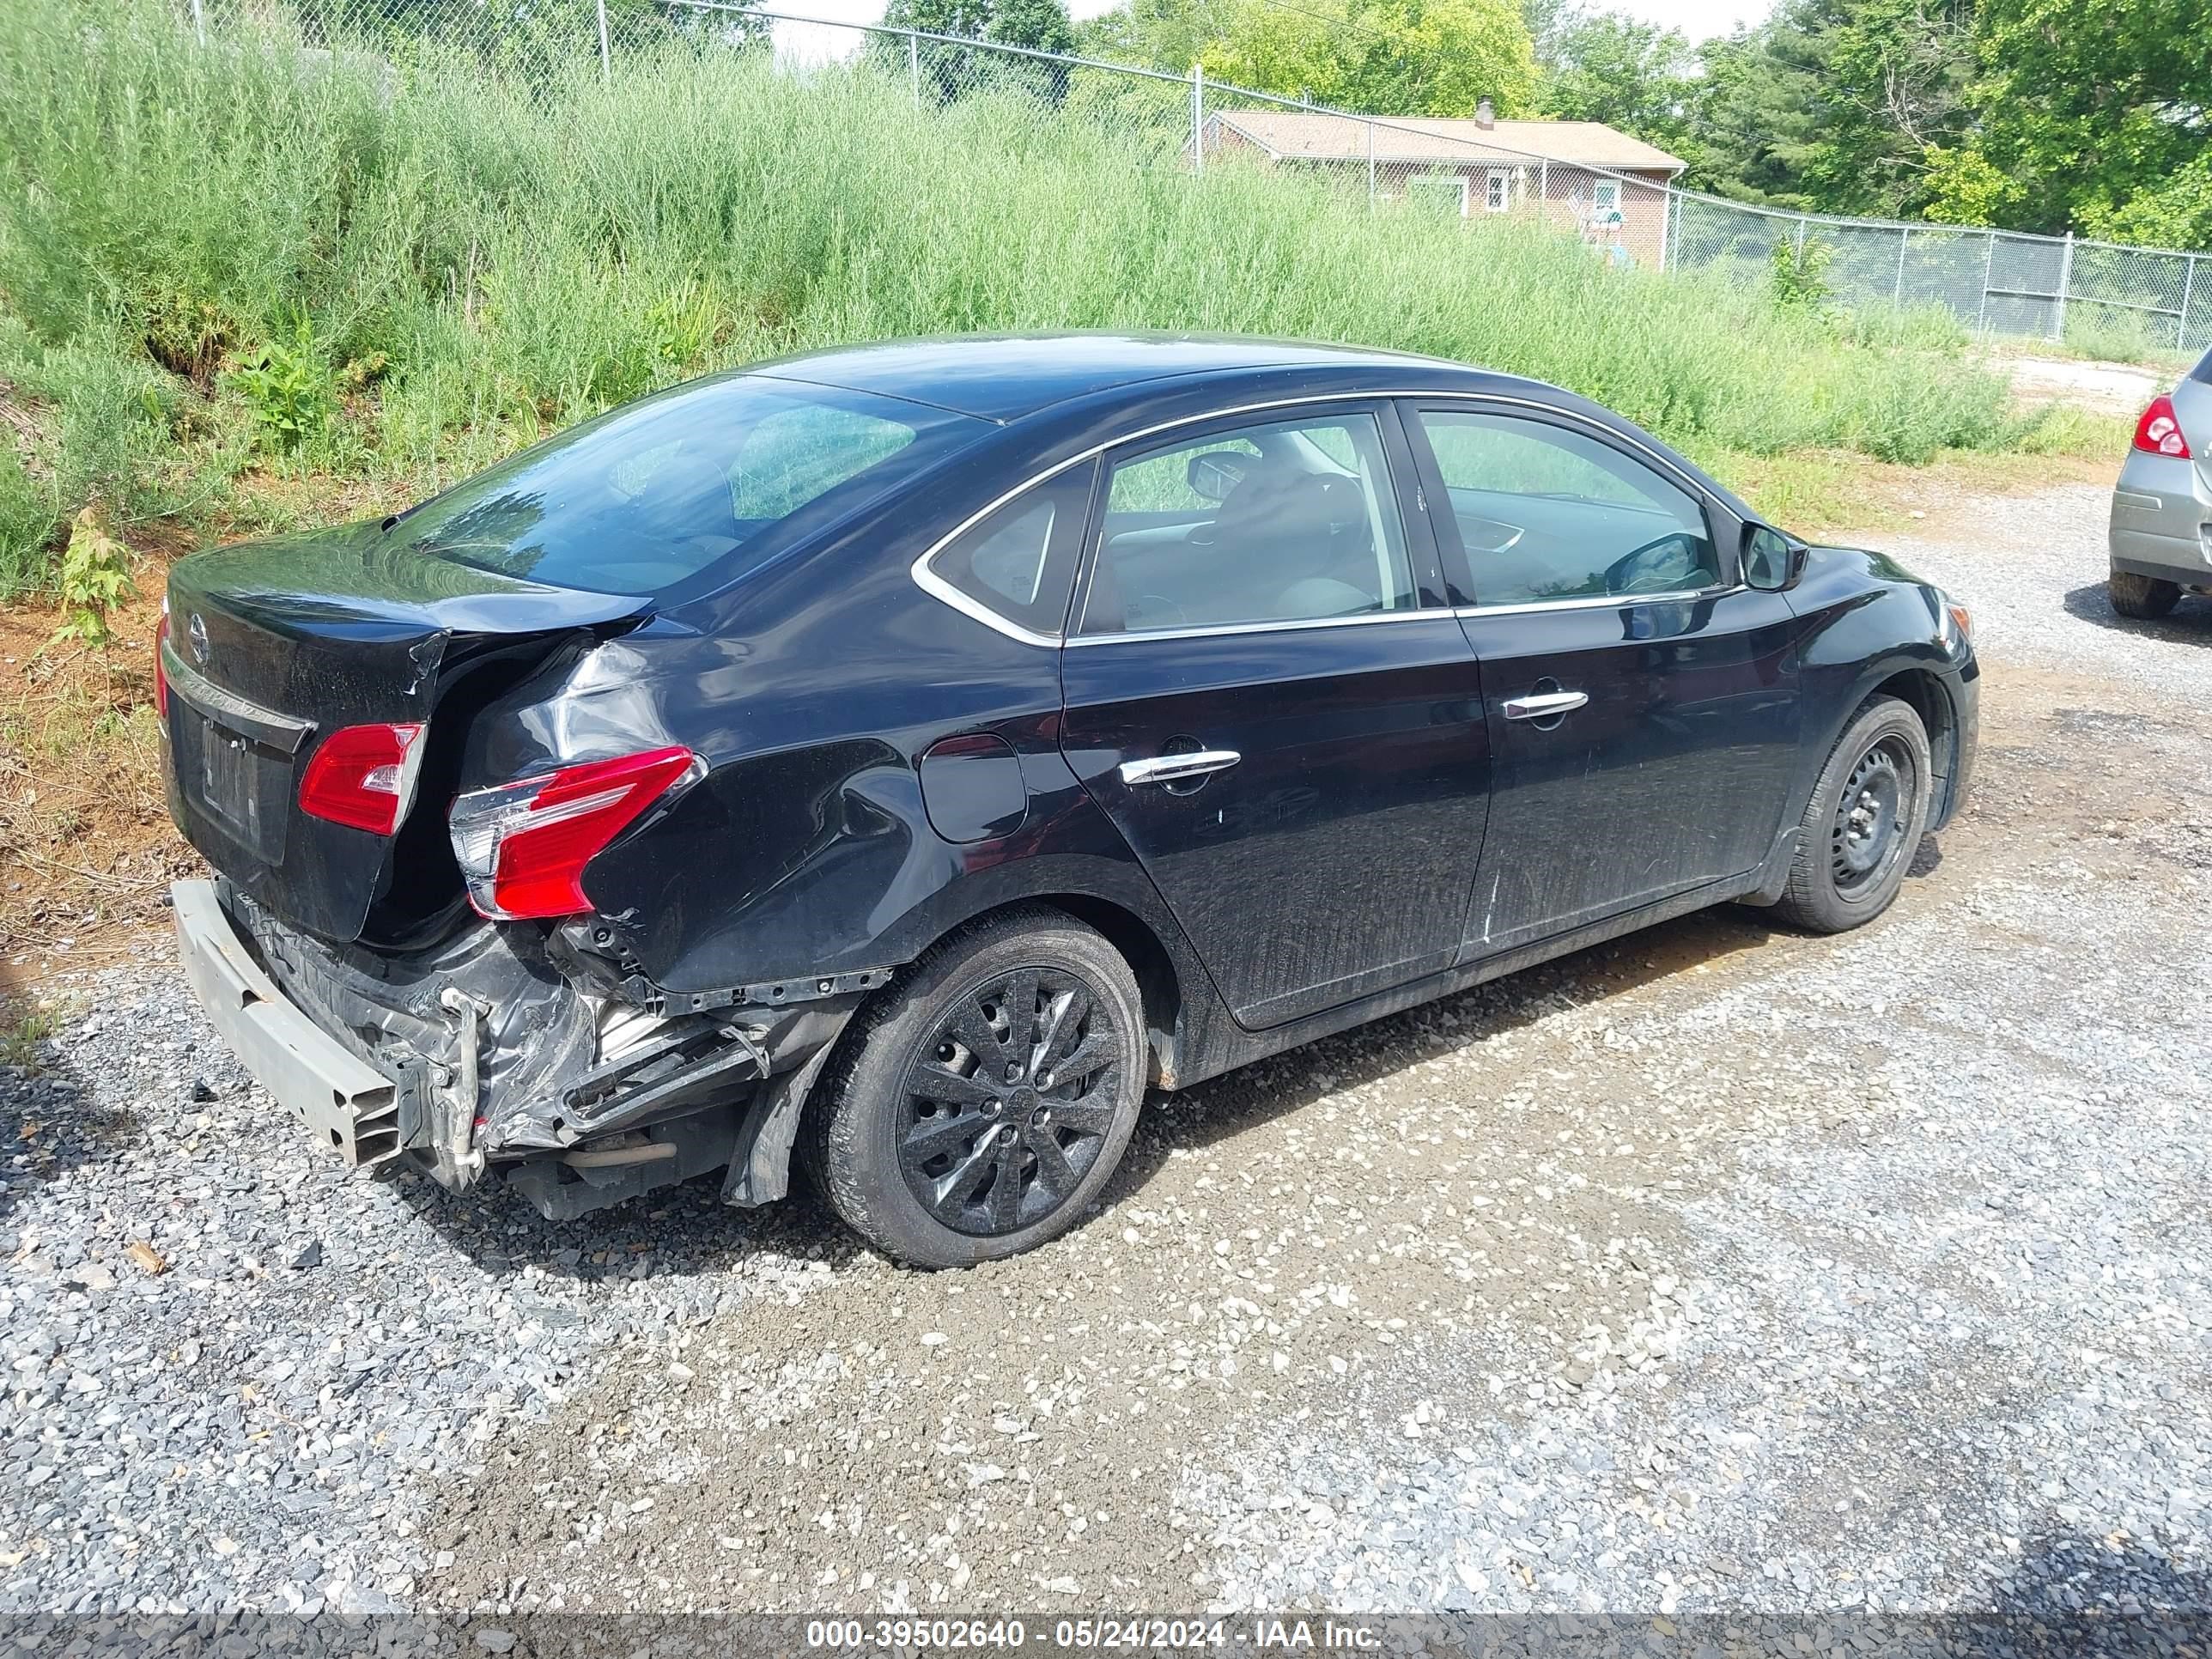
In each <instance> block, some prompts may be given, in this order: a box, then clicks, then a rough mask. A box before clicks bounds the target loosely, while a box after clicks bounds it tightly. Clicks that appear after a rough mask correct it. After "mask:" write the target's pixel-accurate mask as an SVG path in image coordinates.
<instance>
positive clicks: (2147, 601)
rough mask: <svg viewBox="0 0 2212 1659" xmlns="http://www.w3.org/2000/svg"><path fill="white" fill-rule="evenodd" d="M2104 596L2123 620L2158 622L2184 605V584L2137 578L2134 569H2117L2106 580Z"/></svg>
mask: <svg viewBox="0 0 2212 1659" xmlns="http://www.w3.org/2000/svg"><path fill="white" fill-rule="evenodd" d="M2105 597H2106V599H2110V600H2111V601H2112V609H2113V610H2115V611H2118V612H2119V613H2120V615H2122V616H2123V617H2133V618H2134V619H2135V620H2136V621H2137V622H2156V621H2157V620H2158V619H2159V618H2160V617H2163V616H2165V615H2166V613H2167V612H2168V611H2172V609H2173V607H2174V606H2175V605H2179V604H2180V603H2181V584H2180V583H2179V582H2169V581H2162V580H2160V579H2159V578H2158V577H2156V576H2138V575H2137V574H2136V573H2135V572H2134V571H2132V570H2115V571H2113V572H2112V574H2111V575H2110V576H2109V577H2107V578H2106V581H2105Z"/></svg>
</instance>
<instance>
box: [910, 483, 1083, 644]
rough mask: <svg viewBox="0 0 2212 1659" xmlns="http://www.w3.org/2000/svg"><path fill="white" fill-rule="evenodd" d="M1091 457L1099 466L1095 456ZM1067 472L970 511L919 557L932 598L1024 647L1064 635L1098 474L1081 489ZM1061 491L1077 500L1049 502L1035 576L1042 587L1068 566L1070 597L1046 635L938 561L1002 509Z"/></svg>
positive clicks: (921, 578)
mask: <svg viewBox="0 0 2212 1659" xmlns="http://www.w3.org/2000/svg"><path fill="white" fill-rule="evenodd" d="M1088 459H1090V460H1091V463H1092V464H1093V465H1095V463H1096V458H1095V457H1092V458H1088ZM1084 460H1085V458H1079V459H1077V460H1076V461H1074V462H1073V463H1071V464H1070V465H1073V466H1081V465H1084ZM1066 471H1068V468H1067V467H1055V468H1054V470H1053V471H1051V472H1049V473H1047V474H1043V475H1042V476H1040V477H1035V478H1031V479H1030V480H1029V481H1028V482H1027V483H1024V484H1023V485H1021V486H1020V487H1019V488H1018V489H1010V490H1008V491H1007V492H1006V494H1005V495H1001V496H1000V497H999V498H998V499H997V500H996V501H993V502H992V503H991V504H990V505H989V506H988V507H985V508H984V509H983V510H982V511H981V512H980V513H972V514H970V515H969V517H968V518H966V519H964V520H962V521H961V524H960V527H959V528H958V529H957V530H955V531H954V532H952V533H951V535H949V536H945V537H943V538H940V539H939V540H938V541H937V542H936V543H934V544H933V545H932V546H931V547H930V549H929V550H928V551H927V552H926V553H924V554H923V555H922V556H921V558H919V559H917V560H915V563H914V567H913V574H914V580H915V582H916V583H917V584H918V585H919V586H921V589H922V591H923V592H926V593H927V594H929V595H930V596H931V597H932V598H933V599H941V600H943V601H944V602H945V604H947V605H951V607H952V608H953V609H954V610H956V611H959V612H961V613H962V614H963V616H967V617H973V618H974V619H975V621H977V622H980V623H983V624H984V625H985V626H987V627H988V628H991V629H994V630H995V631H997V632H999V633H1001V634H1004V635H1006V636H1007V637H1008V638H1009V639H1013V640H1019V641H1021V642H1022V643H1023V644H1024V645H1042V646H1047V647H1050V646H1055V645H1058V644H1059V643H1060V641H1061V639H1063V638H1064V637H1065V636H1066V629H1067V622H1068V617H1069V615H1070V614H1071V612H1070V606H1071V605H1073V603H1074V597H1075V586H1076V575H1077V574H1078V570H1079V567H1080V565H1081V563H1082V558H1083V536H1084V534H1085V531H1086V529H1087V527H1088V526H1089V525H1090V522H1091V492H1092V490H1093V489H1094V488H1095V487H1096V483H1097V480H1096V477H1093V478H1092V479H1091V480H1089V481H1086V482H1085V483H1082V484H1081V485H1080V486H1079V487H1072V486H1074V484H1075V481H1074V480H1073V479H1068V478H1064V477H1062V475H1063V474H1064V473H1065V472H1066ZM1060 489H1067V490H1068V492H1069V493H1070V494H1071V495H1073V496H1074V497H1076V499H1073V500H1071V501H1053V502H1051V504H1050V505H1051V507H1052V522H1051V524H1050V525H1049V526H1048V528H1047V529H1046V531H1045V545H1044V563H1043V565H1042V568H1040V569H1039V571H1038V575H1037V580H1038V582H1039V584H1040V587H1041V588H1042V586H1045V585H1048V584H1050V583H1051V581H1052V575H1053V568H1054V565H1055V564H1060V565H1063V566H1065V567H1066V568H1067V573H1068V574H1067V598H1066V600H1065V601H1063V603H1062V604H1061V605H1060V628H1059V630H1058V631H1057V632H1055V633H1052V634H1046V633H1042V632H1040V631H1039V630H1037V629H1034V628H1031V627H1030V626H1028V625H1027V624H1026V623H1022V622H1018V621H1017V620H1016V619H1015V618H1013V617H1010V616H1008V615H1006V612H1004V611H1000V610H999V609H998V608H997V607H996V606H994V605H992V604H991V602H990V601H989V600H987V599H981V598H978V597H977V596H976V595H975V594H973V593H970V592H968V591H967V590H966V589H965V588H963V587H962V586H960V585H959V584H958V583H957V582H956V581H954V580H952V579H951V577H949V576H947V575H945V574H943V573H942V572H941V571H939V569H938V568H937V565H936V562H937V561H938V560H939V559H940V558H942V557H943V556H945V555H946V554H947V553H950V552H951V550H953V549H954V548H955V547H957V545H959V544H960V543H961V541H962V540H963V538H965V537H966V536H967V535H968V533H969V532H970V531H972V530H974V529H975V528H976V527H977V526H980V525H982V524H983V523H985V522H986V521H987V520H990V519H991V518H992V517H994V515H996V514H997V513H999V512H1000V511H1001V510H1002V509H1004V508H1006V507H1012V506H1015V505H1016V504H1017V503H1018V502H1019V501H1020V500H1021V498H1022V497H1023V496H1024V495H1035V496H1037V497H1038V498H1039V499H1040V500H1042V499H1044V498H1046V497H1048V496H1050V495H1052V494H1053V493H1054V491H1055V490H1060Z"/></svg>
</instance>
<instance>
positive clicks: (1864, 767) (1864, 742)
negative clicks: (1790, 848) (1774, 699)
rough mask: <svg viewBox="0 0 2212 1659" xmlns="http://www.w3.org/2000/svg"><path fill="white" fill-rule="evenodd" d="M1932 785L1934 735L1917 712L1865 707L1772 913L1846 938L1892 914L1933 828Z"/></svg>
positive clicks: (1833, 761)
mask: <svg viewBox="0 0 2212 1659" xmlns="http://www.w3.org/2000/svg"><path fill="white" fill-rule="evenodd" d="M1932 779H1933V770H1932V769H1931V767H1930V765H1929V752H1928V730H1927V728H1926V727H1925V726H1923V725H1922V724H1921V722H1920V716H1919V714H1918V713H1917V711H1915V710H1914V708H1913V707H1912V705H1911V704H1910V703H1908V702H1904V701H1902V700H1901V699H1899V698H1897V697H1875V698H1874V699H1872V700H1871V701H1869V702H1868V703H1867V705H1866V707H1865V708H1862V709H1861V710H1860V711H1859V712H1858V714H1857V715H1856V716H1855V717H1854V718H1853V719H1852V720H1851V723H1850V726H1847V727H1846V728H1844V735H1843V736H1842V737H1841V738H1838V740H1837V743H1836V747H1835V749H1834V750H1833V751H1832V753H1831V754H1830V755H1829V757H1828V763H1827V764H1826V766H1824V767H1822V768H1821V769H1820V781H1818V782H1817V783H1815V784H1814V786H1813V797H1812V799H1811V800H1809V801H1808V802H1807V803H1806V806H1805V816H1804V817H1803V819H1802V821H1801V822H1800V823H1799V825H1798V834H1797V856H1796V860H1795V861H1794V862H1793V863H1792V864H1791V865H1790V885H1789V886H1788V888H1787V889H1785V890H1784V892H1783V895H1782V897H1781V898H1780V899H1779V900H1778V901H1777V902H1776V903H1775V905H1774V914H1775V915H1778V916H1779V917H1780V918H1781V919H1782V920H1783V921H1787V922H1790V923H1791V924H1793V925H1794V926H1796V927H1803V928H1806V929H1808V930H1809V931H1811V932H1813V933H1843V932H1844V931H1845V930H1846V929H1848V928H1852V927H1864V926H1865V925H1866V924H1867V923H1868V922H1869V921H1873V920H1874V919H1875V917H1876V916H1878V915H1881V913H1882V912H1883V911H1885V910H1887V909H1888V908H1889V907H1890V904H1891V902H1892V901H1893V900H1894V899H1895V898H1896V897H1897V894H1898V890H1899V888H1901V887H1902V886H1904V884H1905V869H1906V866H1909V865H1910V864H1911V862H1912V854H1913V851H1914V849H1915V848H1917V847H1918V846H1919V845H1920V835H1921V831H1922V829H1923V828H1924V827H1925V826H1926V824H1927V823H1928V802H1929V791H1930V787H1931V783H1932Z"/></svg>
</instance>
